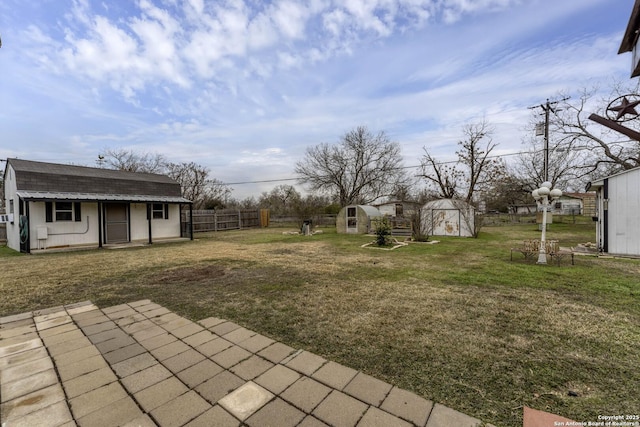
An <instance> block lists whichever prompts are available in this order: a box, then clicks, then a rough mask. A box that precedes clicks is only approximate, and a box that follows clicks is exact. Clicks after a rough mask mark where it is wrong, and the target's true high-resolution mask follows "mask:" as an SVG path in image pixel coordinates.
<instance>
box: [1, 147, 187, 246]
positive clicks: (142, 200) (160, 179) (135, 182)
mask: <svg viewBox="0 0 640 427" xmlns="http://www.w3.org/2000/svg"><path fill="white" fill-rule="evenodd" d="M4 181H5V198H6V206H7V214H8V215H10V216H11V221H9V222H8V223H7V246H9V247H10V248H12V249H15V250H19V251H22V252H31V251H32V249H33V248H38V249H40V248H42V249H45V248H57V247H74V246H94V245H95V246H96V247H102V246H103V244H112V243H127V242H134V241H144V242H148V243H152V242H153V239H167V238H176V237H182V230H181V224H180V211H181V206H182V205H189V208H191V202H190V201H189V200H187V199H185V198H184V197H182V192H181V188H180V184H179V183H177V182H176V181H174V180H173V179H171V178H169V177H167V176H165V175H157V174H149V173H136V172H125V171H118V170H111V169H98V168H90V167H82V166H71V165H61V164H54V163H44V162H34V161H28V160H20V159H8V160H7V165H6V169H5V173H4Z"/></svg>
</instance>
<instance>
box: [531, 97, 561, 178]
mask: <svg viewBox="0 0 640 427" xmlns="http://www.w3.org/2000/svg"><path fill="white" fill-rule="evenodd" d="M567 99H569V97H566V98H563V99H560V100H558V101H549V98H547V102H545V103H544V104H540V105H534V106H533V107H529V109H530V110H533V109H534V108H542V111H544V169H543V171H542V179H543V181H544V182H549V113H550V112H554V113H555V112H556V111H557V110H555V109H554V108H553V106H554V105H556V104H557V103H559V102H562V101H566V100H567Z"/></svg>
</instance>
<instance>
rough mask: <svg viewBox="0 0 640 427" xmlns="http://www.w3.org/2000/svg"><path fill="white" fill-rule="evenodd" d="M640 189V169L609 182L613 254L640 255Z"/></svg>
mask: <svg viewBox="0 0 640 427" xmlns="http://www.w3.org/2000/svg"><path fill="white" fill-rule="evenodd" d="M639 185H640V169H639V170H635V171H633V172H630V173H626V174H621V175H617V176H613V177H610V178H609V202H608V226H607V228H608V230H607V231H608V233H607V234H608V242H607V243H608V245H607V251H608V252H609V253H612V254H626V255H640V191H639V190H638V188H639Z"/></svg>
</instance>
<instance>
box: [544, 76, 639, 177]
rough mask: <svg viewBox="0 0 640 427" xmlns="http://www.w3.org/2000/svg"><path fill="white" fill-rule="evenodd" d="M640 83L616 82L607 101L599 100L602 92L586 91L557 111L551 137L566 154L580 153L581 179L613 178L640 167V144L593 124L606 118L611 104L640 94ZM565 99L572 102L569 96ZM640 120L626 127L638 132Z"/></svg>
mask: <svg viewBox="0 0 640 427" xmlns="http://www.w3.org/2000/svg"><path fill="white" fill-rule="evenodd" d="M639 89H640V83H635V84H633V85H632V84H622V83H619V82H614V83H613V84H612V87H611V90H610V94H609V95H608V96H607V97H603V98H600V99H597V93H598V88H583V89H581V90H580V93H579V96H577V97H573V98H571V99H568V100H565V101H563V102H561V103H559V104H558V107H557V108H556V109H554V112H553V113H554V114H553V116H552V118H551V121H550V130H549V132H550V135H553V136H554V138H555V145H556V146H557V147H559V148H560V149H562V150H565V151H566V152H573V153H576V152H580V155H581V156H580V160H581V164H580V165H576V168H577V171H576V173H575V174H576V175H577V176H585V175H603V174H610V173H613V172H616V171H619V170H626V169H631V168H634V167H637V166H640V141H634V140H630V139H629V138H628V137H627V136H624V135H622V134H620V133H618V132H615V131H613V130H611V129H609V128H606V127H604V126H602V125H600V124H598V123H595V122H593V121H591V120H589V116H590V115H591V114H592V113H595V114H598V115H600V116H606V108H607V107H608V106H609V104H610V103H611V102H612V101H614V100H616V98H619V97H620V96H622V95H626V94H638V91H639ZM561 96H563V97H565V98H568V97H567V96H566V94H561ZM638 122H639V120H631V121H627V122H625V123H624V125H625V126H627V127H630V128H632V129H635V130H638V128H640V123H638Z"/></svg>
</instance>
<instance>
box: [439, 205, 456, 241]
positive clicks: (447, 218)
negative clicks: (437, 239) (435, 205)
mask: <svg viewBox="0 0 640 427" xmlns="http://www.w3.org/2000/svg"><path fill="white" fill-rule="evenodd" d="M433 215H434V221H433V228H434V233H433V234H434V235H436V236H459V235H460V212H459V211H457V210H453V209H438V210H435V209H434V210H433Z"/></svg>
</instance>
